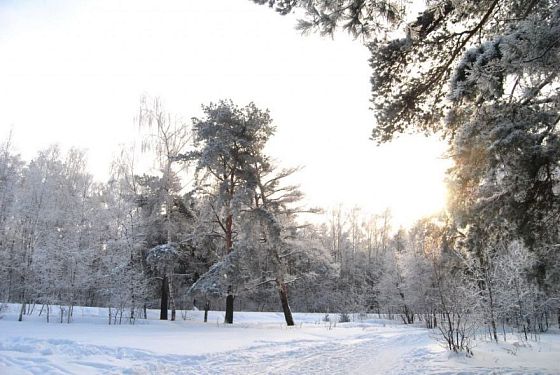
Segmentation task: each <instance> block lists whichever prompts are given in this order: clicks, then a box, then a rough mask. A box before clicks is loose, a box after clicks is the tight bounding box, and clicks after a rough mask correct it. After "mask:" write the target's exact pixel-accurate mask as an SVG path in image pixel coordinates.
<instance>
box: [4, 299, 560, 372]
mask: <svg viewBox="0 0 560 375" xmlns="http://www.w3.org/2000/svg"><path fill="white" fill-rule="evenodd" d="M37 310H38V309H37ZM202 314H203V313H202V312H201V311H189V312H188V316H187V320H183V319H182V317H181V315H180V314H178V320H177V321H175V322H171V321H159V320H157V311H151V312H150V319H148V320H137V321H136V324H134V325H129V324H124V323H123V324H122V325H108V324H107V311H106V309H101V308H75V311H74V322H73V323H71V324H66V323H63V324H61V323H53V322H51V323H48V324H47V323H46V322H45V317H44V314H43V316H41V317H39V316H37V311H35V314H34V316H31V317H30V316H25V320H24V321H23V322H17V306H14V305H12V306H10V309H9V310H8V312H6V313H4V318H3V319H2V320H0V374H2V375H4V374H427V373H429V374H489V373H492V374H560V335H559V334H558V332H557V331H556V332H555V333H551V334H544V335H541V337H540V340H539V342H529V345H524V346H522V345H520V343H519V342H518V340H517V338H516V337H515V336H513V335H510V336H509V342H508V343H507V344H500V345H496V344H491V343H485V342H478V343H477V346H476V347H475V349H474V358H466V357H465V356H464V355H457V354H452V353H449V352H447V351H445V350H444V349H443V348H442V347H441V346H440V344H438V343H437V341H436V340H435V339H434V337H433V333H430V331H428V330H426V329H423V328H419V327H410V326H404V325H400V324H398V323H397V322H393V321H388V320H381V319H374V318H368V319H363V320H359V319H356V320H355V321H354V322H350V323H337V324H336V325H335V324H333V323H328V322H325V321H323V317H324V314H295V315H294V318H295V319H296V321H297V323H298V324H297V326H296V327H291V328H287V327H286V326H285V324H284V322H283V316H282V314H281V313H250V312H236V313H235V323H234V324H233V325H224V324H222V322H223V312H211V313H210V317H209V322H208V323H206V324H204V323H202ZM335 317H336V315H335ZM51 318H56V316H54V317H53V316H51ZM53 320H54V319H53Z"/></svg>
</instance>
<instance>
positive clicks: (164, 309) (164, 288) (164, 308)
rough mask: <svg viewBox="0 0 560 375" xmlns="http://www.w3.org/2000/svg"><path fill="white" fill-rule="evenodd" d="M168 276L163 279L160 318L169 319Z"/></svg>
mask: <svg viewBox="0 0 560 375" xmlns="http://www.w3.org/2000/svg"><path fill="white" fill-rule="evenodd" d="M167 283H168V281H167V276H164V277H163V280H162V281H161V305H160V312H159V319H160V320H167V302H168V301H167V300H168V295H167Z"/></svg>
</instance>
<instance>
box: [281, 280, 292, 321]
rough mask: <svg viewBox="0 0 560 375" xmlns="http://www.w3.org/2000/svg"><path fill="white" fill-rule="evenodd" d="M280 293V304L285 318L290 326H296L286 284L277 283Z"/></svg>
mask: <svg viewBox="0 0 560 375" xmlns="http://www.w3.org/2000/svg"><path fill="white" fill-rule="evenodd" d="M277 287H278V293H279V294H280V302H282V310H283V311H284V318H285V319H286V324H287V325H288V326H293V325H294V318H293V317H292V310H290V305H289V304H288V286H287V285H286V284H285V283H282V282H277Z"/></svg>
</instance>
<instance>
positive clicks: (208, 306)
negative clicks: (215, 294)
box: [204, 301, 210, 323]
mask: <svg viewBox="0 0 560 375" xmlns="http://www.w3.org/2000/svg"><path fill="white" fill-rule="evenodd" d="M208 310H210V302H208V301H206V303H205V304H204V323H206V322H208Z"/></svg>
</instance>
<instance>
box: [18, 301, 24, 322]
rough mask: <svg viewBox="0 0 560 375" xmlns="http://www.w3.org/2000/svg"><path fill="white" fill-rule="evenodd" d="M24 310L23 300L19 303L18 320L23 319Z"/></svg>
mask: <svg viewBox="0 0 560 375" xmlns="http://www.w3.org/2000/svg"><path fill="white" fill-rule="evenodd" d="M24 312H25V300H24V301H23V302H22V303H21V309H20V310H19V317H18V322H21V321H22V320H23V313H24Z"/></svg>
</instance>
